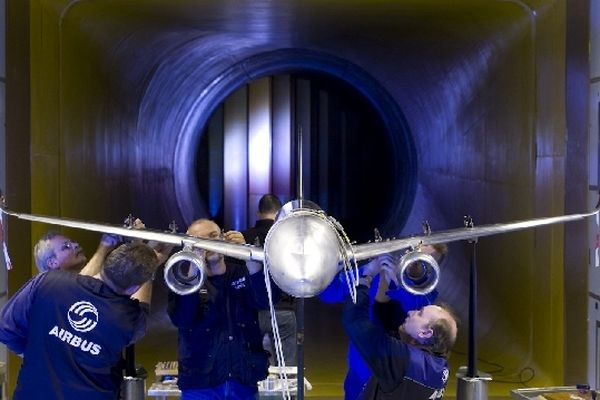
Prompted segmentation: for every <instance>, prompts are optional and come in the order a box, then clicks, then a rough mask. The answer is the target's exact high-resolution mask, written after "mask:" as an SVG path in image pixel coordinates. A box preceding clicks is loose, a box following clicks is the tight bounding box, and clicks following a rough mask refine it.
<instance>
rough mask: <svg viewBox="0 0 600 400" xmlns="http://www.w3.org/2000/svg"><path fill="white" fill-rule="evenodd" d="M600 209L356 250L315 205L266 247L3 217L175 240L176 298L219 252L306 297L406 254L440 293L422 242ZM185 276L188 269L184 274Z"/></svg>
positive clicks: (303, 203) (408, 285)
mask: <svg viewBox="0 0 600 400" xmlns="http://www.w3.org/2000/svg"><path fill="white" fill-rule="evenodd" d="M599 211H600V209H598V208H596V209H595V210H593V211H590V212H588V213H582V214H570V215H563V216H557V217H548V218H537V219H530V220H523V221H516V222H510V223H504V224H491V225H482V226H477V227H475V226H473V225H472V224H469V223H466V224H465V225H466V226H465V227H462V228H457V229H451V230H446V231H440V232H436V233H431V232H429V231H426V232H425V233H424V234H422V235H417V236H408V237H404V238H398V239H388V240H381V239H378V240H375V241H373V242H370V243H364V244H358V245H353V244H351V242H350V240H349V239H348V237H347V236H346V233H345V232H344V229H343V227H342V226H341V224H339V223H338V222H337V221H336V220H335V219H334V218H333V217H331V216H328V215H327V214H326V213H325V212H324V211H323V210H321V209H320V208H319V207H318V206H317V205H316V204H315V203H313V202H311V201H308V200H293V201H290V202H288V203H287V204H285V205H284V206H283V207H282V209H281V210H280V212H279V214H278V215H277V218H276V220H275V223H274V224H273V226H272V227H271V229H270V230H269V232H268V234H267V237H266V240H265V244H264V247H263V248H261V247H258V246H254V245H250V244H245V245H242V244H235V243H228V242H224V241H222V240H214V239H203V238H196V237H193V236H188V235H185V234H181V233H175V232H162V231H156V230H148V229H144V230H134V229H131V228H127V227H123V226H118V225H107V224H99V223H92V222H84V221H78V220H74V219H67V218H56V217H48V216H43V215H31V214H22V213H17V212H13V211H10V210H8V209H6V208H5V207H4V206H2V207H0V212H1V213H3V214H6V215H9V216H13V217H16V218H19V219H23V220H29V221H35V222H43V223H47V224H53V225H60V226H66V227H71V228H79V229H84V230H89V231H95V232H103V233H112V234H116V235H121V236H125V237H130V238H137V239H142V240H148V241H156V242H163V243H169V244H172V245H176V246H182V247H183V249H182V250H180V251H178V252H176V253H174V254H173V255H172V256H171V257H170V258H169V259H168V260H167V262H166V264H165V269H164V276H165V282H166V284H167V286H168V287H169V288H170V289H171V290H173V291H174V292H176V293H179V294H188V293H192V292H195V291H197V290H199V289H200V287H202V285H203V284H204V281H205V279H206V272H205V271H206V266H205V261H204V259H203V257H202V256H201V255H199V254H198V252H197V251H196V252H195V251H194V250H205V251H212V252H218V253H220V254H223V255H225V256H228V257H233V258H237V259H240V260H245V261H256V262H262V263H264V264H265V266H266V269H267V270H268V271H269V273H270V275H271V277H272V279H273V281H274V282H275V283H276V284H277V286H279V287H280V288H281V289H282V290H283V291H285V292H286V293H288V294H290V295H292V296H295V297H301V298H307V297H312V296H315V295H318V294H319V293H320V292H321V291H323V290H324V289H325V288H326V287H327V286H328V285H329V283H330V282H331V281H332V280H333V278H334V277H335V275H336V274H337V273H338V272H339V271H344V272H345V274H346V279H347V282H348V287H349V290H350V291H351V293H352V291H353V288H354V287H355V286H356V284H357V282H358V269H357V267H356V263H357V262H358V261H361V260H365V259H369V258H372V257H376V256H378V255H381V254H385V253H392V252H396V251H400V250H406V253H405V254H404V255H403V256H402V257H401V258H400V259H399V261H398V264H397V269H396V277H397V280H398V282H399V283H400V284H401V285H402V286H404V288H405V289H406V290H408V291H409V292H411V293H415V294H426V293H428V292H430V291H431V290H433V289H434V288H435V287H436V285H437V283H438V281H439V275H440V270H439V266H438V264H437V262H436V261H435V259H434V258H433V257H431V256H430V255H428V254H425V253H423V252H421V251H420V248H421V246H423V245H432V244H436V243H449V242H453V241H460V240H473V239H476V238H479V237H483V236H490V235H495V234H499V233H506V232H511V231H517V230H523V229H529V228H534V227H538V226H544V225H550V224H556V223H564V222H570V221H576V220H582V219H585V218H588V217H591V216H594V215H598V213H599ZM183 261H186V262H189V265H191V266H192V267H193V268H192V269H191V270H189V268H188V269H182V268H181V266H182V264H186V265H187V263H182V262H183ZM414 263H419V265H420V268H421V270H422V272H421V277H422V278H424V279H420V280H419V283H415V281H414V280H413V279H412V278H411V277H410V276H409V275H408V273H407V271H408V269H409V266H411V265H414ZM184 270H185V271H186V272H183V271H184Z"/></svg>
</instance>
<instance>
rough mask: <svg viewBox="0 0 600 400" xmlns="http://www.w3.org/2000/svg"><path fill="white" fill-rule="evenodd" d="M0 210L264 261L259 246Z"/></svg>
mask: <svg viewBox="0 0 600 400" xmlns="http://www.w3.org/2000/svg"><path fill="white" fill-rule="evenodd" d="M0 212H2V213H4V214H6V215H10V216H13V217H16V218H18V219H22V220H27V221H33V222H43V223H46V224H51V225H59V226H65V227H69V228H77V229H83V230H87V231H93V232H102V233H112V234H115V235H121V236H125V237H130V238H135V239H142V240H150V241H156V242H162V243H169V244H173V245H177V246H183V245H184V244H189V245H190V246H191V247H194V248H199V249H203V250H208V251H214V252H218V253H221V254H223V255H225V256H227V257H233V258H237V259H240V260H244V261H246V260H252V261H259V262H263V261H264V252H263V250H262V249H261V248H258V247H255V246H252V245H248V244H238V243H228V242H224V241H222V240H214V239H204V238H196V237H193V236H188V235H184V234H181V233H169V232H162V231H156V230H151V229H131V228H126V227H123V226H120V225H110V224H100V223H94V222H85V221H79V220H75V219H70V218H57V217H48V216H45V215H35V214H24V213H17V212H14V211H10V210H7V209H6V208H0Z"/></svg>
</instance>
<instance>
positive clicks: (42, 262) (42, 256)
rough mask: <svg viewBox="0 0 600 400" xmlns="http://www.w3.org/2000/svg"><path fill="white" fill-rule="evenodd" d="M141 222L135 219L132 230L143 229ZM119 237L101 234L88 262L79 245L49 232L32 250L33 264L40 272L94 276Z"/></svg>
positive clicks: (58, 234)
mask: <svg viewBox="0 0 600 400" xmlns="http://www.w3.org/2000/svg"><path fill="white" fill-rule="evenodd" d="M144 227H145V226H144V224H143V222H142V221H141V220H139V219H136V220H135V221H134V222H133V228H134V229H143V228H144ZM120 242H121V237H119V236H117V235H111V234H107V233H105V234H103V235H102V239H101V240H100V244H99V245H98V248H97V249H96V252H95V253H94V255H93V256H92V258H91V259H90V260H89V262H88V259H87V257H86V255H85V253H84V251H83V248H82V247H81V246H80V245H79V243H77V242H75V241H73V240H71V239H69V238H68V237H66V236H64V235H62V234H60V233H59V232H57V231H49V232H46V233H45V234H44V236H42V237H41V238H40V240H38V242H37V243H36V244H35V246H34V248H33V256H34V258H35V264H36V266H37V268H38V270H39V271H40V272H46V271H49V270H54V269H60V270H63V271H68V272H75V273H80V274H83V275H95V274H97V273H98V272H99V271H100V269H101V267H102V262H103V261H104V259H105V258H106V256H107V255H108V253H110V252H111V251H112V250H113V249H114V248H115V247H116V246H117V245H118V244H119V243H120Z"/></svg>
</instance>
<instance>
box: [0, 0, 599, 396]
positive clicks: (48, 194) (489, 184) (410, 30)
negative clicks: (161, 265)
mask: <svg viewBox="0 0 600 400" xmlns="http://www.w3.org/2000/svg"><path fill="white" fill-rule="evenodd" d="M23 3H25V2H18V1H8V2H7V6H8V8H7V12H8V18H7V19H8V21H9V23H8V30H7V35H8V39H9V43H10V45H9V47H8V49H7V52H8V55H7V63H8V67H7V80H8V82H7V96H8V104H9V105H11V104H12V107H13V108H12V113H11V112H8V113H7V145H6V146H7V153H8V154H9V162H8V165H7V194H8V200H9V204H10V206H11V208H13V209H18V210H19V211H24V212H27V211H31V212H33V213H37V214H48V215H55V216H64V217H72V218H77V219H84V220H93V221H106V222H110V223H118V222H120V221H121V220H122V217H123V215H127V214H128V213H130V212H134V213H135V214H136V215H139V216H140V217H142V218H143V219H144V220H145V222H146V224H147V225H148V226H150V227H156V228H161V227H165V226H166V225H167V224H168V223H169V222H170V221H171V220H172V219H175V220H177V221H179V223H180V225H181V224H185V223H189V222H190V219H191V218H192V214H194V213H195V212H196V211H197V209H202V208H205V207H206V204H205V200H206V199H203V198H202V197H201V196H199V195H198V193H199V192H200V190H199V188H198V187H197V186H195V183H193V182H191V180H190V179H191V177H192V176H193V175H192V174H190V171H187V170H186V165H187V164H186V161H189V163H190V164H191V163H192V162H193V161H194V157H196V150H197V144H198V142H199V141H200V136H201V132H202V129H203V127H204V125H205V124H206V122H207V121H208V119H209V117H210V115H211V114H212V113H213V112H214V111H215V109H216V108H217V107H218V106H219V104H220V103H221V102H222V101H223V100H225V99H226V98H227V96H228V95H230V94H231V93H232V92H233V91H234V90H235V89H237V88H238V87H240V86H242V85H244V84H246V83H248V82H250V81H253V80H254V79H256V78H259V77H261V76H265V75H273V74H278V73H290V72H297V71H312V72H319V73H325V74H330V75H331V76H332V77H335V78H336V79H341V80H342V81H344V82H346V83H347V84H349V85H350V86H354V87H355V89H356V90H357V91H358V92H359V93H362V95H364V96H365V98H366V99H367V101H368V102H370V103H371V104H373V105H374V108H375V109H376V110H378V111H379V112H380V114H381V117H382V118H383V119H385V118H388V117H389V115H388V113H389V112H390V111H389V109H385V108H378V106H381V104H383V103H384V100H383V98H384V97H386V96H389V98H390V99H392V102H393V103H394V106H395V107H396V108H397V110H399V112H400V114H401V118H402V120H403V121H404V123H405V124H406V125H405V126H406V128H407V131H406V132H409V139H410V141H411V142H412V146H414V147H413V152H412V153H411V156H412V157H414V164H411V165H412V166H413V167H412V168H413V169H412V170H410V171H409V172H410V174H409V176H410V179H414V184H413V185H412V186H411V187H412V188H413V189H412V190H413V192H412V193H406V194H405V193H403V192H402V189H401V188H402V187H403V186H402V185H397V184H395V182H393V181H392V182H390V183H389V185H388V186H387V187H356V188H355V190H356V191H360V192H372V193H373V195H372V201H371V202H370V203H365V204H361V205H360V206H361V207H377V206H378V196H379V192H382V191H383V192H384V193H386V195H389V196H390V197H391V198H394V199H396V202H397V203H398V202H402V201H407V199H408V200H410V201H409V204H408V205H407V206H406V207H405V208H406V212H405V213H404V214H403V213H398V209H399V208H401V207H399V206H398V204H392V205H391V206H390V207H389V211H388V223H387V224H386V233H388V234H390V235H391V234H400V233H403V234H410V233H418V232H419V231H420V223H421V221H422V220H423V219H428V220H429V221H430V223H431V225H432V228H433V229H434V230H440V229H445V228H452V227H458V226H461V225H462V218H463V215H465V214H470V215H471V216H473V218H474V220H475V223H476V224H487V223H494V222H505V221H511V220H517V219H527V218H534V217H539V216H547V215H560V214H563V213H567V212H582V211H584V209H585V208H586V204H585V200H583V199H585V198H586V195H587V194H586V191H585V190H586V185H587V171H586V168H585V165H586V161H585V160H586V159H587V158H586V157H587V153H586V149H585V146H583V145H582V143H584V142H585V137H586V136H585V134H586V132H585V127H583V126H581V125H580V124H581V123H582V122H581V121H585V119H583V120H582V119H581V118H582V117H585V116H584V115H581V114H585V111H582V107H580V103H582V102H583V103H585V101H586V100H584V99H587V92H586V90H585V85H583V84H582V82H581V79H583V80H585V79H586V78H587V77H586V75H585V68H584V69H583V72H582V69H581V65H583V64H585V63H587V58H586V57H587V55H586V53H585V51H584V48H585V37H586V34H587V33H586V32H587V25H586V24H587V20H586V18H587V17H586V15H587V14H586V10H587V3H586V2H583V1H581V2H568V3H567V2H563V1H550V0H548V1H531V2H517V1H515V2H512V1H474V0H472V1H467V0H460V1H452V2H448V1H397V0H396V1H387V0H381V1H376V2H373V1H354V2H341V1H339V2H338V1H305V2H298V1H292V0H288V1H277V2H270V1H224V2H212V1H197V0H195V1H185V0H178V1H170V2H165V1H157V0H156V1H148V0H146V1H134V0H110V1H94V0H87V1H86V0H82V1H71V2H67V1H58V0H56V1H50V0H32V1H30V2H28V4H23ZM575 28H576V29H575ZM27 37H28V38H29V40H26V38H27ZM11 38H13V39H12V41H11ZM17 43H18V44H19V45H17ZM566 43H572V46H569V47H567V46H566ZM27 49H28V50H29V51H27ZM286 51H287V52H289V51H292V52H293V51H297V53H298V54H300V55H299V56H297V57H296V58H293V57H291V56H290V59H293V62H292V61H290V62H289V63H286V62H285V61H284V60H282V59H277V60H276V61H274V62H270V61H269V60H270V59H269V58H268V57H267V56H266V55H268V54H281V52H286ZM307 54H316V55H318V56H314V57H311V56H308V55H307ZM257 60H258V61H257ZM323 60H326V61H323ZM331 60H336V62H333V61H331ZM357 76H360V77H364V76H366V77H368V82H374V83H373V84H372V85H371V86H369V85H367V84H366V83H365V82H366V80H365V79H360V78H357ZM361 85H362V86H361ZM380 88H381V89H382V92H381V93H379V94H378V90H380ZM567 94H568V95H567ZM386 110H387V111H386ZM27 121H29V123H27ZM577 121H579V122H577ZM567 128H569V130H568V132H569V135H568V136H567V135H566V132H567ZM388 134H389V135H390V137H391V138H392V140H393V139H394V137H395V136H394V135H399V134H400V132H394V131H390V132H388ZM403 134H404V133H403ZM364 135H365V141H366V142H368V133H364ZM403 140H404V139H403ZM11 160H14V162H10V161H11ZM374 173H376V170H375V171H374ZM366 197H367V198H368V196H366ZM194 210H196V211H194ZM355 212H356V211H355ZM334 216H336V217H338V216H337V215H334ZM9 229H10V230H9V232H10V235H11V239H12V237H15V238H18V240H17V239H12V240H11V247H12V248H11V251H12V253H15V254H16V257H17V260H20V261H21V263H22V264H24V265H28V261H27V260H28V258H27V255H28V254H30V251H31V245H32V243H33V242H35V240H37V238H38V237H39V235H40V234H41V233H42V232H44V231H45V230H46V229H47V227H46V226H42V225H38V224H33V225H31V226H30V225H29V224H25V223H22V222H17V221H11V224H10V226H9ZM565 229H568V232H569V233H568V236H565V235H564V231H563V227H562V226H555V227H549V228H544V229H539V230H536V231H535V232H534V231H526V232H519V233H514V234H507V235H500V236H495V237H490V238H486V239H482V240H481V241H480V244H479V267H480V275H479V278H480V296H479V312H480V323H479V326H478V329H479V338H478V339H479V340H478V342H479V344H480V346H481V347H480V357H481V363H480V368H481V369H483V370H487V371H490V372H494V376H495V377H496V378H497V380H496V382H494V383H492V384H491V392H492V393H494V394H498V395H506V394H507V393H508V390H509V389H511V388H514V387H518V386H519V385H520V384H521V382H522V381H525V380H527V381H528V385H532V386H544V385H552V384H563V383H564V384H568V383H576V382H581V381H584V380H585V379H586V376H585V374H586V371H585V367H584V366H585V365H586V363H585V362H581V361H582V360H581V358H582V357H584V358H585V352H586V349H585V343H586V340H585V338H586V337H585V329H578V325H579V324H585V313H579V312H577V310H578V309H581V308H580V307H581V306H582V304H583V307H585V304H586V298H585V295H586V294H585V289H584V288H585V282H586V268H587V263H588V258H587V253H586V252H585V251H583V249H582V248H581V247H582V246H583V243H584V241H583V240H581V239H582V238H583V237H585V224H579V223H574V224H571V225H569V226H568V227H567V228H565ZM68 233H69V234H70V235H72V236H75V237H77V238H78V239H80V241H81V242H82V243H83V244H84V245H85V248H87V249H88V251H91V250H92V249H93V248H95V246H96V242H97V237H96V236H95V235H93V234H88V233H85V232H73V231H69V232H68ZM361 233H362V232H361ZM468 261H469V260H468V251H467V248H466V247H465V246H464V245H463V244H460V243H456V244H451V245H450V258H449V262H448V263H447V264H446V265H445V268H444V276H443V279H442V282H441V284H440V290H441V297H442V298H443V299H444V300H446V301H447V302H449V303H450V304H452V305H453V306H454V307H455V308H457V309H458V311H459V313H460V314H461V316H462V317H463V320H464V322H465V327H466V319H467V318H466V316H467V314H466V307H467V297H466V288H467V269H468ZM25 270H27V273H25V274H24V273H23V271H25ZM565 271H567V272H568V273H565ZM28 272H29V270H28V269H27V268H20V269H19V272H17V273H15V274H14V275H13V276H12V277H10V289H11V290H15V289H16V288H17V287H18V286H19V285H20V284H21V283H22V282H23V280H24V279H25V278H26V276H28V275H29V274H28ZM582 282H583V285H582V286H581V287H580V284H581V283H582ZM165 297H166V289H165V288H164V286H159V287H158V288H157V290H156V291H155V296H154V303H155V304H154V311H153V321H152V324H151V330H150V332H149V334H148V336H147V337H146V338H145V339H144V340H143V342H142V343H141V344H140V346H139V349H140V350H139V355H140V360H141V361H142V362H143V363H144V366H145V367H146V368H147V369H148V370H152V369H153V366H154V364H155V363H156V362H158V361H165V360H171V359H175V358H176V355H175V343H176V339H175V337H176V336H175V332H174V330H173V328H172V327H171V326H170V325H169V323H168V320H167V318H166V317H165V315H164V299H165ZM307 303H308V304H307V310H308V312H307V321H306V324H307V328H306V329H307V333H306V336H307V339H306V340H307V344H306V352H307V355H306V363H307V365H306V374H307V377H308V379H310V380H311V382H312V383H313V385H314V386H315V391H314V394H313V395H321V396H326V395H331V396H339V394H340V393H341V387H340V382H341V379H342V377H343V372H344V368H345V360H344V347H345V341H346V339H345V337H344V335H343V333H342V332H341V329H340V326H339V318H332V317H331V315H332V313H333V314H334V315H335V314H339V307H337V306H327V305H323V304H321V303H319V302H318V301H317V300H309V301H308V302H307ZM463 332H464V330H463ZM465 352H466V335H465V334H464V333H463V334H461V336H460V338H459V343H458V345H457V351H456V352H455V353H454V355H453V357H452V359H451V363H452V366H453V371H456V368H457V367H458V366H459V365H464V364H465V363H466V361H465V360H466V356H465ZM16 365H17V364H16V363H15V362H13V363H12V365H11V370H10V371H11V381H14V379H15V376H16V371H17V369H16ZM530 377H531V378H532V379H531V380H529V378H530ZM504 382H506V383H504ZM453 384H454V382H451V387H450V390H449V394H450V395H452V394H453V392H454V387H453ZM309 394H310V393H309Z"/></svg>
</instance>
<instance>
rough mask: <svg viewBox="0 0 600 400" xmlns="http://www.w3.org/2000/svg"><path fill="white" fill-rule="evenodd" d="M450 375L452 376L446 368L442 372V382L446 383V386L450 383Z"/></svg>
mask: <svg viewBox="0 0 600 400" xmlns="http://www.w3.org/2000/svg"><path fill="white" fill-rule="evenodd" d="M449 375H450V371H449V370H448V368H444V371H443V372H442V381H444V384H446V382H448V376H449Z"/></svg>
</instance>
